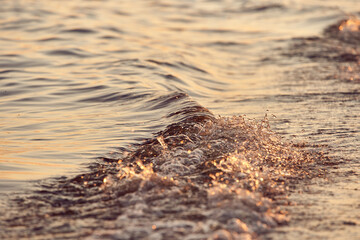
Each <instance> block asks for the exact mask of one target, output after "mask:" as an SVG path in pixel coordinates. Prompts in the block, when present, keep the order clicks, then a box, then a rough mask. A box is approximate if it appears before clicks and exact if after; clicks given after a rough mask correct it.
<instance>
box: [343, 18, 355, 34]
mask: <svg viewBox="0 0 360 240" xmlns="http://www.w3.org/2000/svg"><path fill="white" fill-rule="evenodd" d="M339 30H340V31H349V32H358V31H360V20H359V19H357V18H350V19H348V20H346V21H344V22H343V23H342V24H341V25H340V26H339Z"/></svg>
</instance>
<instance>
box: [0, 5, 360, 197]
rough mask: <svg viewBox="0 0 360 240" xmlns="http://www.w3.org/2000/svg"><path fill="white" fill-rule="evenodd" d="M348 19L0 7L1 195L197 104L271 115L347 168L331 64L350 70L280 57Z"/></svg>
mask: <svg viewBox="0 0 360 240" xmlns="http://www.w3.org/2000/svg"><path fill="white" fill-rule="evenodd" d="M359 11H360V6H359V4H358V2H357V1H356V0H346V1H341V2H338V1H321V0H317V1H313V0H311V1H310V0H309V1H307V0H301V1H300V0H268V1H267V0H261V1H252V0H248V1H236V0H219V1H211V0H196V1H195V0H185V1H176V0H159V1H155V0H154V1H152V0H140V1H127V0H125V1H115V0H107V1H105V0H104V1H85V0H75V1H56V0H54V1H40V0H38V1H35V0H34V1H25V0H16V1H7V0H5V1H2V2H1V7H0V136H1V137H0V191H1V192H8V191H12V190H17V189H20V188H21V187H22V185H23V184H25V183H26V182H28V181H29V180H35V179H41V178H45V177H50V176H60V175H64V174H65V175H66V174H69V173H74V172H80V171H81V166H82V165H83V164H87V163H90V162H92V161H93V160H94V158H99V157H106V156H110V157H111V156H113V155H114V154H115V155H116V152H117V151H119V149H126V148H127V147H128V146H129V145H130V144H138V143H141V141H142V140H144V139H147V138H149V137H151V136H152V134H153V133H155V132H157V131H160V130H162V129H164V127H165V126H167V125H169V124H171V123H174V122H177V121H179V120H180V119H181V118H182V117H184V116H183V115H175V116H174V113H177V112H179V111H182V109H197V108H199V107H200V106H203V107H206V108H208V109H209V110H210V111H211V112H213V113H214V114H215V115H218V114H219V115H222V116H231V115H234V114H235V115H239V114H246V116H248V117H250V118H262V117H263V116H264V115H265V114H266V113H268V114H269V116H270V115H271V114H273V115H276V119H275V118H274V119H272V120H271V121H272V124H273V126H274V129H275V130H277V131H278V132H280V133H281V134H284V136H291V135H297V137H298V139H299V140H302V141H303V140H306V141H311V142H314V143H318V144H325V145H329V146H331V147H332V149H334V150H333V152H332V154H334V155H339V156H340V157H345V158H347V159H351V160H353V161H358V154H359V151H358V149H359V140H360V139H359V131H360V127H359V114H360V110H359V80H358V79H359V78H358V77H359V75H358V73H357V72H356V71H347V72H344V71H340V70H339V69H340V68H339V67H350V68H351V67H352V68H354V66H355V68H356V66H358V64H359V63H358V62H357V61H350V62H349V61H342V62H341V61H340V63H339V61H337V62H336V61H335V62H331V63H329V62H326V61H324V60H323V59H321V57H320V58H314V57H313V58H311V57H308V58H306V57H305V58H303V57H300V56H299V54H298V53H292V52H291V51H289V50H287V49H289V48H291V46H295V45H294V41H296V39H300V38H303V37H308V36H321V34H322V32H323V31H324V29H325V28H326V27H327V26H329V25H331V24H334V23H336V21H338V20H340V19H344V18H346V17H348V16H350V15H353V16H356V15H359ZM289 46H290V47H289ZM294 48H300V51H301V47H299V46H297V47H296V46H295V47H294ZM348 48H349V47H348ZM357 50H358V49H357V48H356V47H354V48H353V50H352V51H353V53H354V56H358V55H356V54H358V52H357ZM289 52H290V53H289ZM292 54H293V55H292ZM289 56H290V57H289ZM355 60H356V59H355ZM344 74H347V75H346V76H345V77H344ZM339 76H340V77H339ZM351 78H352V80H351ZM194 111H195V110H194ZM184 114H186V113H184ZM171 116H173V117H171ZM310 138H311V140H309V139H310Z"/></svg>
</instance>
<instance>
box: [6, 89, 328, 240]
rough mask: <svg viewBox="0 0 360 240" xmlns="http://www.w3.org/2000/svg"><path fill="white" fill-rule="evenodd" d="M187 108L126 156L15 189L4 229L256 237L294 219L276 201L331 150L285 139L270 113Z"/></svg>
mask: <svg viewBox="0 0 360 240" xmlns="http://www.w3.org/2000/svg"><path fill="white" fill-rule="evenodd" d="M180 97H181V96H180ZM165 102H166V99H165ZM181 113H182V115H183V118H182V119H181V120H180V121H178V122H176V123H173V124H171V125H169V126H168V127H166V128H165V129H164V130H163V131H160V132H158V133H157V134H155V135H154V138H152V139H149V140H147V141H145V142H143V143H142V144H139V145H134V146H133V147H132V149H130V150H129V149H128V150H123V151H121V153H120V154H121V157H118V158H103V159H99V161H98V162H96V163H94V164H92V165H91V166H90V167H89V172H88V173H84V174H81V175H78V176H76V177H73V178H70V177H62V178H58V179H50V180H43V181H42V182H40V183H39V186H38V189H37V190H35V191H34V192H32V193H29V194H22V195H18V196H16V197H14V198H13V199H12V201H11V202H10V203H9V204H10V206H8V207H7V211H6V212H3V213H2V214H1V217H0V223H1V226H2V228H1V230H0V237H1V238H2V239H6V238H34V237H36V238H49V237H51V238H54V237H55V238H77V239H78V238H87V239H104V238H108V239H118V238H121V239H143V238H146V239H205V238H210V239H219V238H221V237H222V238H225V239H231V238H233V239H238V238H244V239H251V238H255V237H256V236H258V235H259V234H263V233H265V232H267V231H268V230H269V229H271V228H272V227H275V226H278V225H281V224H285V223H287V221H288V220H289V218H288V216H287V214H286V213H284V212H282V211H280V210H279V209H278V207H277V205H279V204H284V203H286V202H287V201H286V191H287V190H288V189H289V188H291V187H293V184H295V183H296V182H298V181H301V180H303V179H309V178H311V177H313V176H319V175H322V174H324V170H321V168H320V167H319V166H321V164H326V158H324V157H323V156H322V155H321V154H316V153H310V152H306V151H305V150H304V149H303V148H302V147H301V146H299V145H296V144H292V143H289V142H285V141H283V139H282V138H281V137H279V136H278V135H276V134H275V133H274V132H272V131H271V129H270V127H269V124H268V121H267V119H266V118H265V119H264V120H262V121H255V120H246V119H245V118H244V117H241V116H238V117H235V116H234V117H229V118H225V117H218V118H215V117H214V116H213V115H212V114H211V113H210V112H209V111H208V110H207V109H205V108H202V107H198V108H192V109H188V108H184V109H183V110H182V111H179V112H178V113H173V115H176V114H181ZM184 113H185V114H184ZM170 115H171V114H170ZM14 216H16V217H14Z"/></svg>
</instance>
